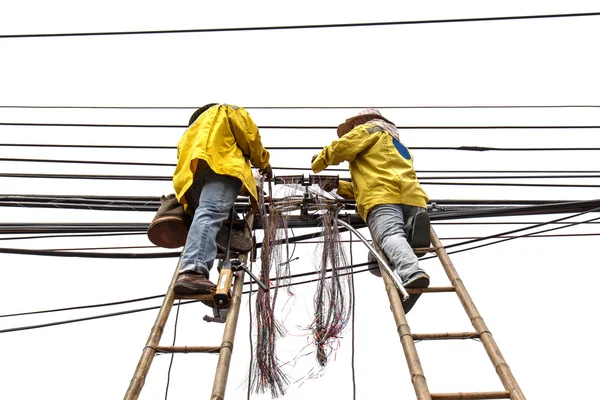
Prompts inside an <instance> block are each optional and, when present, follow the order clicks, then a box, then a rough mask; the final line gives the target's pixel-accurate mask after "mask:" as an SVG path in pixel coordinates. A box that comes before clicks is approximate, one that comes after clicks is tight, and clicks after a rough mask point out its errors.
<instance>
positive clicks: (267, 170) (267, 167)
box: [258, 164, 273, 180]
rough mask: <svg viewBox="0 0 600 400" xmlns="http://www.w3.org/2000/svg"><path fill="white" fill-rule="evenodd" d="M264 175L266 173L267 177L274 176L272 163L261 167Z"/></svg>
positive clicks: (269, 178) (260, 170)
mask: <svg viewBox="0 0 600 400" xmlns="http://www.w3.org/2000/svg"><path fill="white" fill-rule="evenodd" d="M258 172H260V173H261V174H262V175H264V177H265V179H268V180H271V178H273V169H272V168H271V164H269V165H267V166H266V167H265V168H264V169H259V170H258Z"/></svg>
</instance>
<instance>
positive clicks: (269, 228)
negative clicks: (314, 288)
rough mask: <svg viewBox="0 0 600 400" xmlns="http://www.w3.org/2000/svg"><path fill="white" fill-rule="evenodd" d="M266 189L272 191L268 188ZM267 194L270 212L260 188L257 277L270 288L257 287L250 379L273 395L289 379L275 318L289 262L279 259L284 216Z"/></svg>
mask: <svg viewBox="0 0 600 400" xmlns="http://www.w3.org/2000/svg"><path fill="white" fill-rule="evenodd" d="M261 187H262V181H261ZM269 189H270V185H269ZM269 191H270V192H271V190H269ZM270 196H271V200H270V207H269V212H267V207H266V205H265V201H264V196H263V194H262V190H261V193H260V212H261V219H262V221H263V231H264V238H263V244H262V251H261V270H260V280H261V281H263V282H264V283H265V284H266V285H267V287H269V290H267V291H264V290H262V289H260V288H259V289H258V292H257V295H256V313H255V318H256V329H257V337H256V346H255V355H254V357H253V368H252V374H251V377H250V379H251V386H252V389H253V390H254V391H255V392H256V393H264V392H267V391H269V392H270V393H271V396H272V397H273V398H275V397H279V396H280V395H283V394H284V393H285V387H286V386H287V384H288V383H289V381H288V378H287V376H286V375H285V373H284V372H283V371H282V369H281V366H280V363H279V360H278V359H277V356H276V343H277V338H278V337H281V336H283V335H284V330H283V327H282V325H281V324H280V323H279V322H278V321H277V319H276V318H275V303H276V301H277V293H278V287H279V285H280V281H281V279H286V280H287V279H289V262H286V263H282V262H281V258H282V246H281V245H280V244H281V243H282V242H283V243H287V229H286V228H287V220H286V218H285V217H284V215H285V214H284V213H282V212H281V211H280V209H279V208H278V207H275V206H274V205H273V200H272V193H270ZM282 232H285V239H282V236H283V234H284V233H282ZM286 248H287V246H286ZM288 253H289V252H288ZM273 270H274V272H275V282H273V283H274V284H273V285H272V284H271V279H270V273H271V272H272V271H273Z"/></svg>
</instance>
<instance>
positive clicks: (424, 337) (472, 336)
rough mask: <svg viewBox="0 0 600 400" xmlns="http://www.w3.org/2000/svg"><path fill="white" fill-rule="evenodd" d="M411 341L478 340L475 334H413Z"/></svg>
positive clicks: (477, 335) (477, 334)
mask: <svg viewBox="0 0 600 400" xmlns="http://www.w3.org/2000/svg"><path fill="white" fill-rule="evenodd" d="M412 337H413V340H450V339H478V338H479V333H477V332H444V333H413V334H412Z"/></svg>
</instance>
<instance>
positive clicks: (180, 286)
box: [173, 282, 216, 294]
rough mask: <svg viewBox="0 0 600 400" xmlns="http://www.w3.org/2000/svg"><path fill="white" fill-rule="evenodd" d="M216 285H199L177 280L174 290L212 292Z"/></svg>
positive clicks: (190, 292)
mask: <svg viewBox="0 0 600 400" xmlns="http://www.w3.org/2000/svg"><path fill="white" fill-rule="evenodd" d="M215 287H216V286H206V285H198V284H194V283H190V282H176V283H175V286H173V291H174V292H175V293H176V294H211V289H214V288H215Z"/></svg>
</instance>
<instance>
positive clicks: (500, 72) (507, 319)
mask: <svg viewBox="0 0 600 400" xmlns="http://www.w3.org/2000/svg"><path fill="white" fill-rule="evenodd" d="M490 3H491V2H469V1H458V2H456V1H455V2H438V1H431V2H423V4H422V5H415V3H414V2H406V1H398V2H393V4H392V2H383V1H371V2H369V4H368V5H367V3H366V2H361V3H358V2H347V1H346V2H312V1H308V2H307V1H305V2H302V3H298V4H294V5H287V4H285V2H270V3H267V2H259V3H258V4H256V3H254V2H253V3H251V2H231V1H230V2H212V3H211V4H199V3H197V2H182V1H171V2H161V3H159V2H148V1H145V2H116V1H103V2H97V3H94V4H91V3H90V2H66V1H60V2H56V1H54V2H41V1H20V2H3V3H1V4H0V34H5V35H6V34H31V33H68V32H106V31H136V30H163V29H164V30H172V29H201V28H225V27H249V26H283V25H306V24H310V25H314V24H338V23H356V22H385V21H405V20H406V21H408V20H432V19H449V18H468V17H495V16H512V15H538V14H558V13H576V12H595V11H598V7H597V3H596V2H585V1H570V2H555V1H550V2H548V1H545V2H541V1H531V2H526V4H524V2H517V1H504V2H494V3H493V4H490ZM599 21H600V20H599V17H585V18H562V19H543V20H521V21H497V22H476V23H451V24H425V25H406V26H387V27H361V28H336V29H308V30H278V31H257V32H217V33H193V34H169V35H136V36H92V37H64V38H25V39H0V54H1V63H0V105H71V106H73V105H82V106H190V107H195V106H201V105H204V104H205V103H208V102H228V103H233V104H238V105H242V106H247V107H249V111H250V113H251V115H252V116H253V118H254V119H255V121H256V123H257V124H258V125H259V126H260V125H307V126H314V125H324V126H336V125H337V124H339V123H340V122H342V121H343V120H344V119H345V118H347V117H349V116H351V115H352V114H353V113H354V112H355V111H353V110H310V109H309V110H291V111H290V110H256V109H252V108H251V107H252V106H357V107H369V106H424V105H448V106H450V105H562V104H580V105H600V98H599V97H600V95H599V93H600V84H599V80H598V71H599V70H600V68H599V67H600V65H599V61H598V59H597V55H596V53H597V50H596V48H597V38H598V37H599V36H598V35H599V33H600V32H599V29H600V28H599V27H600V24H599ZM192 111H193V110H163V111H160V110H150V111H149V110H60V109H33V110H32V109H10V108H2V109H0V122H43V123H52V122H56V123H96V124H119V123H121V124H165V125H166V124H180V125H183V124H186V123H187V120H188V118H189V115H190V114H191V112H192ZM383 113H384V115H385V116H387V117H388V118H390V119H391V120H392V121H394V122H395V123H396V124H397V125H406V126H412V125H422V126H426V125H429V126H431V125H600V115H599V113H598V109H597V108H585V109H582V108H575V109H574V108H559V109H426V110H424V109H394V110H383ZM182 133H183V129H160V128H148V129H134V128H110V129H104V128H47V127H46V128H43V127H11V126H0V143H11V142H14V143H62V144H130V145H166V146H175V145H176V143H177V140H178V139H179V137H180V136H181V134H182ZM261 133H262V136H263V142H264V144H265V145H266V146H278V145H279V146H281V145H290V146H322V145H326V144H328V143H329V142H330V141H331V140H333V139H335V132H334V130H333V129H332V130H324V131H312V130H307V131H295V130H287V131H285V130H263V131H262V132H261ZM401 134H402V137H403V141H404V142H405V144H406V145H407V146H408V147H416V146H461V145H477V146H497V147H569V146H571V147H600V138H599V137H598V135H597V130H568V131H565V130H481V131H478V130H466V131H445V130H442V131H430V130H427V131H426V130H423V131H420V130H407V131H403V132H401ZM313 153H314V152H311V151H304V152H302V151H296V152H291V151H274V152H272V164H273V165H274V166H285V167H306V166H309V163H310V156H311V155H312V154H313ZM414 154H415V165H416V168H417V170H445V169H451V170H453V169H454V170H485V169H497V170H523V169H530V170H596V169H598V167H597V165H598V164H597V161H596V159H597V155H596V152H591V151H590V152H493V153H492V152H489V153H467V152H457V151H444V152H442V151H415V152H414ZM0 157H4V158H6V157H17V158H54V159H78V160H86V159H87V160H103V161H108V160H115V161H141V162H172V163H174V162H175V157H176V155H175V151H165V150H162V151H152V150H147V151H135V152H134V151H131V150H93V151H92V150H89V151H83V150H60V149H37V148H10V147H0ZM0 171H1V172H19V173H26V172H29V173H69V174H115V175H116V174H122V175H165V176H166V175H169V174H171V173H172V168H168V167H167V168H159V167H153V168H151V167H146V168H142V167H119V166H98V165H79V164H41V163H22V162H0ZM278 173H279V174H290V173H294V171H290V170H280V171H276V172H275V174H278ZM305 173H306V172H305ZM325 173H328V172H325ZM329 173H331V172H329ZM341 175H342V176H345V175H344V173H342V174H341ZM548 181H549V180H540V181H526V182H527V183H534V182H537V183H548ZM552 182H553V183H573V184H593V183H598V180H597V179H596V180H593V179H586V180H581V181H578V180H576V179H568V180H564V181H563V180H561V182H557V181H552ZM425 189H426V190H427V192H428V194H429V196H430V198H431V199H432V200H436V199H507V200H508V199H544V200H586V199H596V198H598V197H599V196H598V189H597V188H591V189H575V188H535V187H528V188H527V187H526V188H518V187H477V186H474V187H469V186H427V185H426V186H425ZM171 191H172V187H171V184H170V182H168V181H167V182H146V181H140V182H134V181H101V180H94V181H88V180H72V179H69V180H55V179H54V180H40V179H13V178H0V193H3V194H16V193H24V194H63V195H64V194H72V195H115V196H135V195H142V196H158V195H160V194H167V193H170V192H171ZM597 216H598V215H597V214H590V215H586V216H585V219H588V218H593V217H597ZM152 217H153V213H144V212H138V213H134V212H108V211H79V210H51V209H19V208H0V223H11V222H32V223H35V222H70V221H71V222H90V223H92V222H150V220H151V219H152ZM559 217H560V215H557V216H550V217H523V218H515V219H504V220H505V221H506V220H510V221H530V222H531V221H543V220H550V219H555V218H559ZM476 221H478V222H482V221H484V220H482V219H478V220H476ZM516 227H518V226H511V225H507V226H501V225H500V226H493V225H492V226H477V225H472V226H456V225H441V226H439V227H436V232H437V233H438V235H439V236H440V237H454V236H480V235H487V234H494V233H498V232H502V231H506V230H510V229H513V228H516ZM595 231H597V228H595V227H594V226H593V225H590V226H585V227H578V228H570V229H565V230H564V232H563V231H559V233H585V232H595ZM294 233H295V234H302V233H306V232H304V230H301V229H297V230H294ZM597 240H598V239H597V237H594V236H589V237H573V238H537V239H533V238H527V239H519V240H513V241H509V242H506V243H503V244H499V245H495V246H489V247H484V248H481V249H477V250H473V251H468V252H463V253H460V254H456V255H454V256H453V255H451V259H452V261H453V263H454V265H455V266H456V268H457V269H458V272H459V274H460V275H461V277H462V279H463V281H464V282H465V284H466V287H467V289H468V291H469V293H470V294H471V297H472V298H473V300H474V301H475V304H476V305H477V307H478V309H479V311H480V313H481V315H482V316H483V318H484V320H485V321H486V323H487V325H488V327H489V328H490V331H491V332H492V333H493V335H494V338H495V339H496V342H497V343H498V345H499V347H500V350H501V351H502V353H503V355H504V357H505V359H506V361H507V362H508V364H509V366H510V367H511V369H512V371H513V373H514V375H515V377H516V379H517V381H518V382H519V384H520V386H521V388H522V389H523V392H524V393H525V395H526V396H527V398H529V399H567V398H568V399H576V398H591V397H590V394H591V393H595V392H597V385H596V384H595V381H596V379H597V372H598V368H597V366H596V360H597V359H598V357H599V356H600V346H599V345H598V342H597V341H596V340H595V339H594V335H593V332H594V329H595V327H596V324H595V321H594V311H595V308H596V305H597V304H598V300H599V298H598V294H597V292H596V291H595V289H596V285H597V282H598V278H599V272H598V269H597V266H598V262H597V259H596V257H595V256H594V254H593V251H592V250H593V249H594V248H595V247H594V246H596V244H597ZM447 243H452V242H451V241H448V242H447ZM149 244H150V243H149V242H148V240H147V239H146V238H145V236H143V235H140V236H133V237H127V236H124V237H114V238H107V239H101V238H100V239H87V240H86V239H69V240H66V239H54V240H51V239H48V240H28V241H15V240H11V241H2V243H0V246H2V247H17V248H37V249H46V248H72V247H101V246H144V245H149ZM354 249H355V250H356V251H355V253H354V262H364V261H366V254H365V252H364V249H363V248H362V246H359V245H358V244H356V245H354ZM134 251H135V250H134ZM313 251H314V246H313V245H306V244H305V245H298V246H297V250H296V252H297V253H296V254H297V255H298V256H299V257H300V259H299V260H298V261H294V262H293V263H292V267H293V269H292V272H293V273H300V272H306V271H311V270H313V269H314V266H313V264H312V259H313V254H312V253H313ZM175 264H176V259H173V258H167V259H157V260H144V259H142V260H110V259H109V260H102V259H88V258H60V257H40V256H22V255H4V254H2V255H0V315H3V314H8V313H17V312H25V311H33V310H43V309H51V308H60V307H68V306H77V305H86V304H95V303H103V302H109V301H118V300H125V299H133V298H138V297H144V296H151V295H156V294H161V293H164V291H165V290H166V288H167V285H168V282H169V280H170V277H171V276H172V273H173V271H174V268H175ZM422 266H423V268H425V269H426V270H427V272H428V273H430V275H431V276H432V286H446V285H447V280H446V278H445V275H443V272H442V269H441V266H440V263H439V261H437V259H433V260H428V261H424V262H422ZM211 277H212V279H213V280H215V279H216V273H214V274H213V275H212V276H211ZM355 284H356V320H355V327H354V335H355V344H354V356H355V368H356V382H357V389H356V390H357V398H358V399H367V398H375V397H378V398H407V399H409V398H414V391H413V388H412V385H411V383H410V375H409V373H408V370H407V367H406V362H405V360H404V356H403V353H402V349H401V346H400V342H399V339H398V336H397V334H396V333H395V327H394V322H393V316H392V314H391V312H390V311H389V306H388V303H387V296H386V294H385V290H384V287H383V284H382V282H381V280H379V279H377V278H375V277H373V276H371V275H370V274H368V273H367V274H358V275H357V276H356V280H355ZM313 293H314V286H311V285H302V286H298V287H297V288H296V289H295V296H294V297H293V298H292V299H291V300H290V301H289V302H288V303H285V298H286V297H285V296H283V295H282V296H281V300H280V303H279V304H281V305H282V306H283V305H284V304H285V311H286V312H287V311H289V316H288V317H287V318H286V321H285V324H286V328H287V329H288V332H289V335H288V337H286V338H285V339H282V340H281V341H280V342H279V349H280V353H279V356H280V359H282V360H284V361H292V360H294V358H295V356H296V355H297V354H299V353H301V354H307V353H308V355H307V356H306V357H301V358H299V359H298V360H297V362H296V364H295V368H293V369H291V368H289V366H288V367H287V369H286V370H287V371H288V372H290V376H291V378H292V380H294V381H295V380H296V379H301V378H303V377H304V376H306V375H307V374H308V373H309V371H310V369H311V367H313V366H314V365H315V363H314V361H313V360H314V355H313V354H312V353H310V349H304V350H302V349H303V347H304V346H305V345H306V344H307V343H308V341H310V337H307V336H306V335H303V333H304V332H303V331H302V329H301V327H306V326H307V325H308V324H310V322H311V310H312V308H311V307H312V296H313ZM158 304H159V303H158V302H148V303H135V304H132V305H125V306H123V307H121V308H118V307H115V308H106V309H104V308H103V309H96V310H94V309H91V310H84V311H81V312H79V313H75V312H73V313H68V314H67V313H64V314H49V315H37V316H32V317H21V318H2V319H0V329H4V328H8V327H12V326H23V325H30V324H39V323H43V322H50V321H55V320H63V319H71V318H77V317H85V316H90V315H96V314H103V313H108V312H116V311H119V310H127V309H132V308H138V307H147V306H153V305H158ZM247 307H248V299H247V297H244V300H243V305H242V310H241V315H240V321H239V323H238V331H237V336H236V344H235V350H234V356H233V360H232V366H231V370H230V374H229V384H228V390H227V398H228V399H245V398H246V391H245V389H244V386H243V380H244V378H245V376H246V372H247V369H248V361H249V350H248V329H247V327H248V308H247ZM207 312H210V310H209V309H207V308H205V307H203V306H185V307H182V309H181V312H180V316H179V324H178V331H177V344H180V345H218V344H219V343H220V340H221V334H222V329H223V326H222V325H217V324H207V323H205V322H202V316H203V315H205V314H206V313H207ZM156 314H157V311H148V312H143V313H137V314H131V315H128V316H119V317H114V318H107V319H99V320H94V321H88V322H81V323H76V324H67V325H61V326H57V327H51V328H43V329H35V330H29V331H20V332H15V333H4V334H0V348H1V349H2V355H1V357H0V379H1V381H2V384H1V385H0V398H2V399H37V398H61V399H81V398H85V399H115V398H122V397H123V395H124V394H125V391H126V390H127V387H128V385H129V381H130V379H131V377H132V376H133V372H134V370H135V366H136V364H137V361H138V359H139V356H140V355H141V352H142V350H143V346H144V344H145V342H146V339H147V337H148V334H149V332H150V329H151V327H152V324H153V323H154V320H155V317H156ZM282 315H283V313H282ZM174 316H175V314H174V312H173V313H172V314H171V318H170V319H169V324H168V327H167V329H166V331H165V333H164V335H163V341H162V344H170V342H171V340H172V337H173V322H174ZM408 321H409V324H410V325H411V329H412V332H414V333H426V332H455V331H472V329H473V328H472V327H471V325H470V323H469V321H468V318H467V317H466V314H465V313H464V312H463V311H462V308H460V305H459V302H458V301H457V300H456V296H455V295H452V294H431V295H424V296H422V298H421V299H420V300H419V303H418V305H417V306H416V307H415V309H414V310H413V311H412V312H411V313H410V314H409V315H408ZM351 336H352V332H351V330H347V332H346V333H345V335H344V338H343V339H342V340H341V341H340V343H339V346H340V348H339V351H338V352H337V353H336V356H335V357H332V358H331V361H330V365H328V367H327V368H326V369H325V370H324V371H323V374H322V376H321V377H320V378H318V379H311V380H308V381H304V380H303V381H302V382H304V383H303V384H300V383H296V384H292V385H291V386H290V387H289V390H288V394H287V395H286V397H285V399H305V398H310V397H312V398H315V399H321V398H330V397H336V398H339V399H351V398H352V384H351V383H352V380H351V377H352V375H351V366H350V365H351V364H350V361H351V356H352V344H351ZM417 350H418V351H419V355H420V356H421V363H422V365H423V369H424V371H425V376H426V378H427V382H428V385H429V388H430V390H431V391H432V392H458V391H463V392H465V391H490V390H502V386H501V384H500V381H499V379H498V378H497V376H496V374H495V373H494V370H493V367H492V365H491V362H490V361H489V360H488V358H487V356H486V355H485V351H484V349H483V346H482V345H481V344H480V343H478V342H463V341H460V342H433V343H431V342H428V343H418V344H417ZM168 360H169V356H166V355H165V356H160V357H157V358H156V359H155V360H154V363H153V365H152V368H151V370H150V374H149V375H148V379H147V381H146V385H145V387H144V389H143V390H142V395H141V397H140V398H142V399H162V398H164V392H165V384H166V376H167V368H168ZM216 360H217V356H212V355H176V356H175V362H174V365H173V370H172V374H171V383H170V385H171V386H170V389H169V398H170V399H179V398H190V397H196V398H208V397H209V396H210V392H211V388H212V381H213V376H214V366H215V365H216ZM240 385H242V386H241V387H240ZM253 398H257V399H261V398H268V396H256V397H253Z"/></svg>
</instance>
